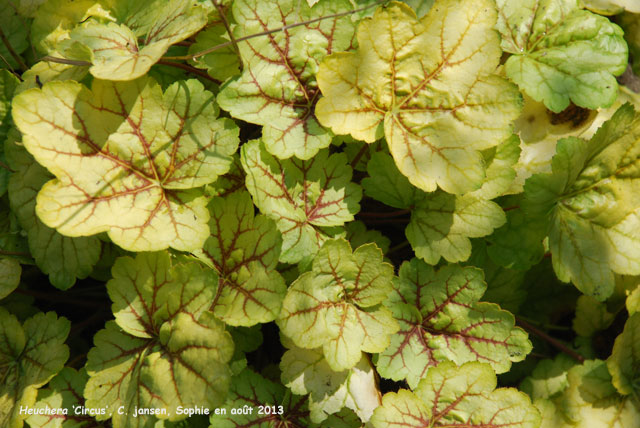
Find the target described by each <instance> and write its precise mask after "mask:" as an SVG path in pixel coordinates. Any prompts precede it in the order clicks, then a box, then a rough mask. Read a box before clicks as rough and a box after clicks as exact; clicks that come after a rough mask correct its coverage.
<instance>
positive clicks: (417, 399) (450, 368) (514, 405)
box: [371, 362, 540, 428]
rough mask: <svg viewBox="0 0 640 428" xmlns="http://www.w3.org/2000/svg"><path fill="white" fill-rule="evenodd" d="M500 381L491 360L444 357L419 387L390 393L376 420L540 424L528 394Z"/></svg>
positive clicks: (530, 427)
mask: <svg viewBox="0 0 640 428" xmlns="http://www.w3.org/2000/svg"><path fill="white" fill-rule="evenodd" d="M496 383H497V382H496V377H495V374H494V373H493V371H492V370H491V368H490V367H489V366H488V365H486V364H482V363H476V362H472V363H466V364H464V365H462V366H461V367H457V366H456V365H455V364H453V363H449V362H447V363H443V364H441V365H440V366H438V367H436V368H434V369H433V370H430V371H429V373H428V374H427V377H426V378H425V379H423V380H422V381H421V382H420V384H419V385H418V387H417V389H416V390H415V391H414V392H411V391H407V390H406V389H400V390H399V391H398V392H397V393H396V392H389V393H387V394H385V395H384V397H383V398H382V406H380V407H378V408H377V409H376V410H375V412H374V413H373V417H372V418H371V425H372V427H374V428H387V427H389V428H390V427H400V426H402V427H416V428H418V427H425V426H428V427H440V426H442V427H453V426H464V427H469V428H472V427H488V426H500V427H505V428H506V427H518V428H537V427H538V425H539V424H540V415H539V414H538V411H537V410H536V409H535V408H534V407H533V405H532V404H531V401H529V399H528V398H527V396H526V395H525V394H523V393H522V392H519V391H517V390H515V389H512V388H498V389H495V388H496Z"/></svg>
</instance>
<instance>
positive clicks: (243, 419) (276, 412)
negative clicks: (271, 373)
mask: <svg viewBox="0 0 640 428" xmlns="http://www.w3.org/2000/svg"><path fill="white" fill-rule="evenodd" d="M258 406H264V409H263V413H262V414H260V413H259V411H260V409H259V407H258ZM222 409H224V410H222ZM232 409H234V410H235V409H242V410H243V412H242V413H240V414H232V413H231V412H232ZM249 409H251V410H249ZM245 410H246V413H245ZM221 411H224V412H225V414H220V415H215V414H214V415H212V416H211V418H210V421H211V426H212V427H215V428H236V427H240V426H242V427H247V428H248V427H252V428H271V427H276V426H280V425H282V426H296V427H297V426H300V427H303V426H310V425H311V423H310V421H309V419H308V415H309V411H308V410H307V409H306V405H305V399H304V398H303V397H293V396H292V395H291V394H290V393H287V392H286V388H285V387H284V386H282V385H281V384H278V383H275V382H272V381H270V380H268V379H265V378H264V377H263V376H261V375H259V374H258V373H255V372H254V371H252V370H250V369H245V370H244V371H242V373H240V374H239V375H238V376H235V377H234V378H233V382H232V384H231V390H230V391H229V398H228V399H227V401H226V402H225V404H224V407H222V408H221ZM267 412H268V413H267Z"/></svg>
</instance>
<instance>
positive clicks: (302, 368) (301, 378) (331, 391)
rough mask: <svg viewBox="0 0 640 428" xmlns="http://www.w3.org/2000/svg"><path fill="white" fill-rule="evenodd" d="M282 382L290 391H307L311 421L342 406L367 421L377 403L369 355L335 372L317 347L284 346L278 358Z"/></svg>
mask: <svg viewBox="0 0 640 428" xmlns="http://www.w3.org/2000/svg"><path fill="white" fill-rule="evenodd" d="M280 370H282V375H281V379H282V383H283V384H284V385H285V386H287V387H288V388H291V391H292V392H293V393H294V394H298V395H309V398H308V402H309V410H310V411H311V414H310V418H311V420H312V421H313V422H315V423H320V422H322V421H324V420H326V419H327V418H328V417H329V415H332V414H335V413H337V412H338V411H340V410H341V409H343V408H349V409H352V410H353V411H354V412H355V413H356V415H358V417H359V418H360V419H361V420H362V421H363V422H367V421H368V420H369V419H370V418H371V415H372V414H373V411H374V409H375V408H376V407H378V406H379V405H380V391H378V387H377V385H376V376H375V371H374V369H373V367H372V366H371V363H370V362H369V359H368V358H367V357H366V356H364V355H363V356H362V358H360V361H358V363H357V364H356V365H355V366H354V367H352V368H350V369H348V370H342V371H339V372H336V371H334V370H332V369H331V367H330V366H329V364H328V363H327V360H326V359H325V358H324V356H323V352H322V349H321V348H316V349H301V348H298V347H293V348H292V349H289V350H287V351H286V352H285V353H284V355H283V356H282V361H281V362H280Z"/></svg>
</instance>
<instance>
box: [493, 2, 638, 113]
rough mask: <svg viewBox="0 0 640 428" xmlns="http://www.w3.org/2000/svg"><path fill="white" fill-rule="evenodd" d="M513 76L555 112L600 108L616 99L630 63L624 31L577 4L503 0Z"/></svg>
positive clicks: (501, 22) (501, 21)
mask: <svg viewBox="0 0 640 428" xmlns="http://www.w3.org/2000/svg"><path fill="white" fill-rule="evenodd" d="M496 5H497V6H498V10H499V17H498V25H497V29H498V30H499V31H500V34H501V35H502V45H501V46H502V50H504V51H505V52H508V53H511V54H512V55H511V56H510V57H509V59H507V62H506V63H505V71H506V74H507V76H508V77H509V78H510V79H512V80H513V81H514V82H515V83H517V84H518V86H520V88H521V89H522V90H523V91H524V92H526V93H527V95H529V96H530V97H531V98H533V99H535V100H536V101H542V102H544V104H545V105H546V106H547V108H548V109H549V110H551V111H554V112H556V113H557V112H560V111H562V110H564V109H565V108H566V107H567V106H568V105H569V102H570V101H571V102H573V103H575V104H576V105H579V106H581V107H586V108H591V109H595V108H598V107H608V106H610V105H611V104H613V102H614V101H615V99H616V95H617V89H618V85H617V83H616V79H615V77H614V75H618V74H621V73H622V72H623V71H624V69H625V67H626V65H627V45H626V43H625V42H624V39H623V38H622V34H623V33H622V30H621V29H620V27H618V26H617V25H615V24H612V23H611V21H609V20H608V19H607V18H605V17H602V16H598V15H595V14H593V13H591V12H588V11H585V10H581V9H580V8H579V6H578V1H577V0H525V1H520V2H512V1H507V0H497V1H496Z"/></svg>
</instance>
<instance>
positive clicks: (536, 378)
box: [520, 354, 576, 400]
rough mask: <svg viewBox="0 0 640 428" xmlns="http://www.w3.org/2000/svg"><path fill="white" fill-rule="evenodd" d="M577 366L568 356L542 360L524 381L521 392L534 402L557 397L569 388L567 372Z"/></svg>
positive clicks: (561, 355) (560, 355)
mask: <svg viewBox="0 0 640 428" xmlns="http://www.w3.org/2000/svg"><path fill="white" fill-rule="evenodd" d="M575 365H576V362H575V361H574V360H573V359H571V357H569V356H567V355H566V354H558V355H557V356H556V358H554V359H553V360H542V361H540V362H539V363H538V364H537V365H536V367H535V369H534V370H533V372H531V375H530V376H528V377H527V378H525V379H524V380H523V381H522V383H521V384H520V390H522V391H523V392H525V393H527V394H528V395H529V396H530V397H531V399H532V400H537V399H540V398H553V397H557V396H558V395H560V394H562V393H563V392H564V390H565V389H567V387H568V386H569V381H568V379H567V372H568V371H569V369H571V367H573V366H575Z"/></svg>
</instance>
